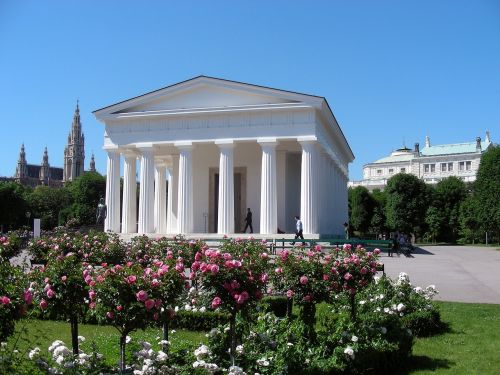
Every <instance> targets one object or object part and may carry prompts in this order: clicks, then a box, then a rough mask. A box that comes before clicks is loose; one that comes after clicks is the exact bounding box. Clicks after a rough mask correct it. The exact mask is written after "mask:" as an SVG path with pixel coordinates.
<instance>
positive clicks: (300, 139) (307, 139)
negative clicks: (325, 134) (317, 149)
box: [297, 135, 318, 146]
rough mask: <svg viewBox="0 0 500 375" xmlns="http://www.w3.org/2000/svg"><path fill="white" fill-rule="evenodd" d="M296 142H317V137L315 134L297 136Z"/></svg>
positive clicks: (304, 143) (305, 143)
mask: <svg viewBox="0 0 500 375" xmlns="http://www.w3.org/2000/svg"><path fill="white" fill-rule="evenodd" d="M297 142H299V143H300V144H301V145H302V146H304V145H311V144H317V143H318V138H316V136H314V135H308V136H304V137H298V138H297Z"/></svg>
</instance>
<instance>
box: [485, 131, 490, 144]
mask: <svg viewBox="0 0 500 375" xmlns="http://www.w3.org/2000/svg"><path fill="white" fill-rule="evenodd" d="M484 141H485V142H486V143H491V138H490V131H489V130H486V137H485V138H484Z"/></svg>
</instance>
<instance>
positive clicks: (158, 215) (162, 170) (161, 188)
mask: <svg viewBox="0 0 500 375" xmlns="http://www.w3.org/2000/svg"><path fill="white" fill-rule="evenodd" d="M166 178H167V169H166V166H165V164H163V162H159V163H157V164H156V165H155V203H154V228H155V232H156V233H166V232H167V202H166V200H167V191H166V188H167V186H166V183H167V180H166Z"/></svg>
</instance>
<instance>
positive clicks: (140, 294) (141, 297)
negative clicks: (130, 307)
mask: <svg viewBox="0 0 500 375" xmlns="http://www.w3.org/2000/svg"><path fill="white" fill-rule="evenodd" d="M135 296H136V298H137V301H139V302H144V301H145V300H147V299H148V293H147V292H146V291H144V290H140V291H138V292H137V293H136V294H135Z"/></svg>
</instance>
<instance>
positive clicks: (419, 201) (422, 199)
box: [385, 173, 432, 234]
mask: <svg viewBox="0 0 500 375" xmlns="http://www.w3.org/2000/svg"><path fill="white" fill-rule="evenodd" d="M386 194H387V203H386V206H385V214H386V217H387V225H388V227H389V228H390V229H392V230H399V231H402V232H406V233H415V234H421V233H422V232H423V229H424V228H423V226H424V225H425V213H426V210H427V207H428V206H429V202H430V200H429V198H430V196H431V194H432V193H431V191H430V189H429V188H428V187H427V185H426V184H425V183H424V182H423V181H422V180H420V179H419V178H418V177H416V176H414V175H412V174H406V173H399V174H397V175H395V176H393V177H391V178H390V179H389V181H388V182H387V188H386Z"/></svg>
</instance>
